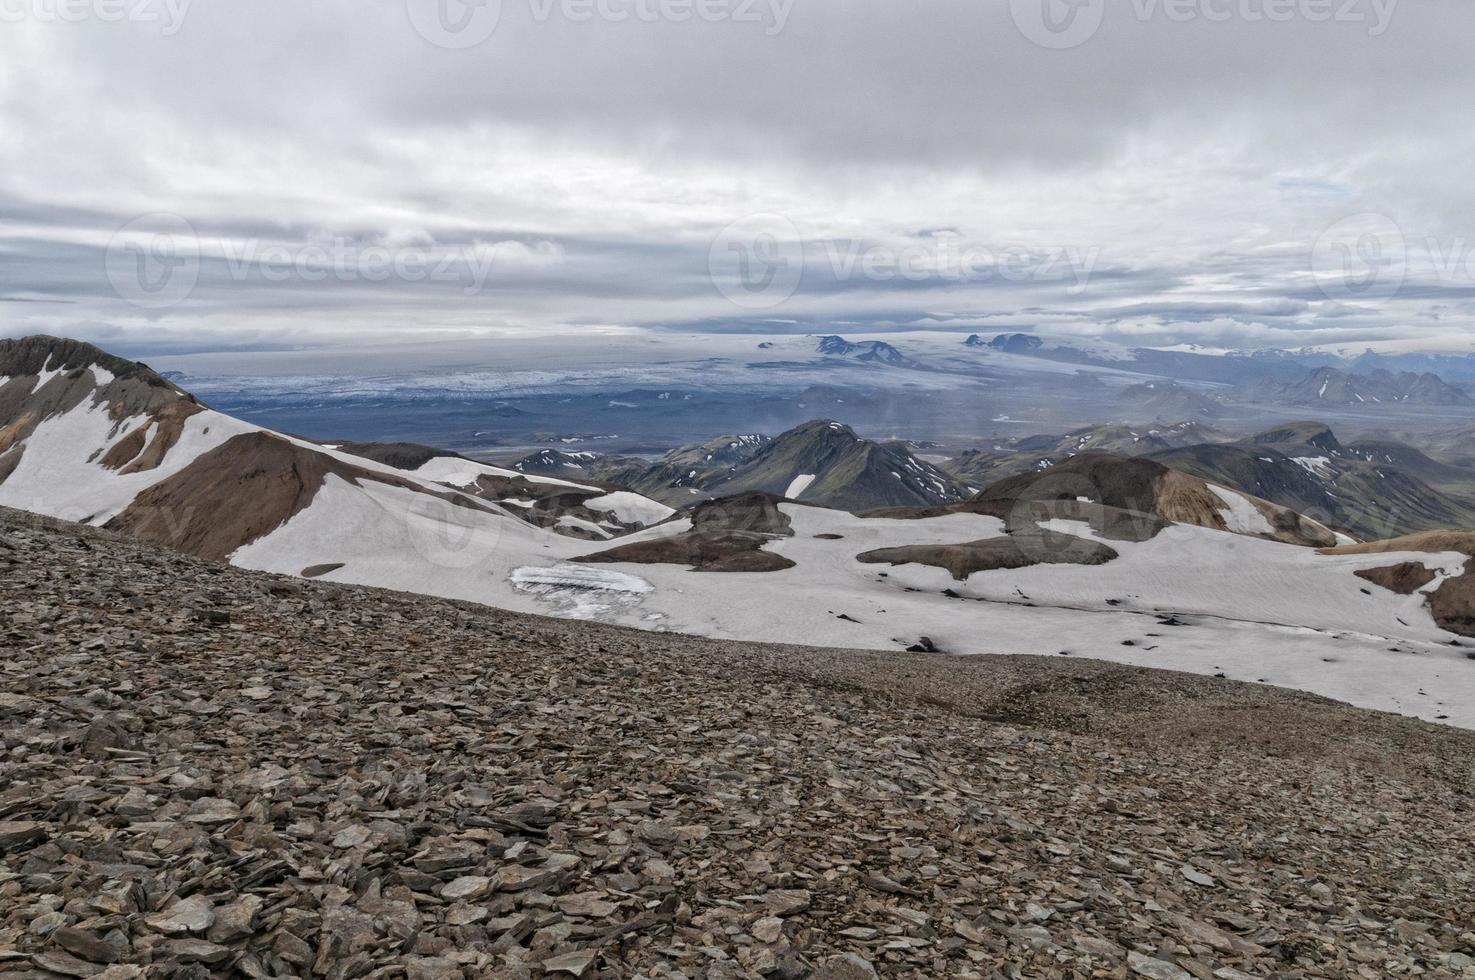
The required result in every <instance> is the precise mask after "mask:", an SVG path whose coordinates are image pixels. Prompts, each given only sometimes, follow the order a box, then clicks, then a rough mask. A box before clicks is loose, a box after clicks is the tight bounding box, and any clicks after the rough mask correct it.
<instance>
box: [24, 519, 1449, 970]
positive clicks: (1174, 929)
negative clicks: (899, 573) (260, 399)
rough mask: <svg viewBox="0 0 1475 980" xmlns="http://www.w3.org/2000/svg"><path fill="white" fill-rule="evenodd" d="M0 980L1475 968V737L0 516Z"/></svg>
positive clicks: (1110, 675) (1133, 680)
mask: <svg viewBox="0 0 1475 980" xmlns="http://www.w3.org/2000/svg"><path fill="white" fill-rule="evenodd" d="M0 532H3V533H0V569H3V571H4V574H0V640H3V643H4V645H5V656H4V657H3V658H0V691H3V693H0V721H3V725H0V739H3V747H4V752H3V753H0V787H3V788H0V976H4V977H7V978H20V977H38V978H40V977H48V978H49V977H65V976H100V977H106V978H109V980H115V978H126V977H137V976H144V975H147V976H160V977H166V976H168V977H188V978H204V977H211V976H248V977H265V976H308V975H314V976H326V977H360V976H394V977H397V976H406V977H409V978H412V980H432V978H434V980H449V978H462V977H466V978H469V977H499V978H504V977H505V978H535V977H554V978H560V980H567V978H569V977H585V978H593V977H606V978H615V977H636V976H640V977H651V978H676V977H685V978H709V980H718V978H724V980H725V978H759V977H763V978H784V980H799V978H805V977H813V978H816V980H849V978H869V977H872V976H878V977H907V978H918V980H921V978H928V980H931V978H937V977H944V976H955V977H975V978H992V977H1015V978H1017V977H1029V978H1054V977H1083V976H1103V977H1118V978H1121V977H1152V978H1169V980H1180V978H1189V977H1194V978H1210V977H1214V978H1221V980H1233V978H1239V977H1246V976H1252V977H1271V976H1276V977H1337V978H1347V977H1364V978H1370V980H1371V978H1382V977H1387V976H1416V975H1423V976H1430V977H1458V976H1475V931H1472V930H1471V925H1470V924H1471V922H1472V921H1475V902H1472V898H1471V895H1472V877H1475V875H1472V872H1471V870H1470V866H1469V863H1468V861H1467V857H1468V855H1469V853H1470V851H1471V846H1472V844H1475V839H1472V838H1475V831H1472V826H1475V822H1472V821H1471V819H1470V816H1471V813H1470V808H1471V795H1470V794H1471V790H1472V788H1475V785H1472V775H1471V768H1470V767H1471V761H1470V760H1471V759H1472V758H1475V736H1472V735H1471V734H1470V733H1466V732H1459V731H1454V730H1447V729H1440V728H1435V727H1431V726H1427V725H1422V724H1418V723H1413V722H1409V721H1406V720H1403V719H1398V718H1395V717H1392V716H1388V715H1379V714H1374V713H1369V712H1365V711H1358V710H1355V709H1352V708H1348V707H1345V706H1342V705H1337V704H1334V703H1331V702H1328V701H1324V700H1321V699H1318V698H1315V697H1311V696H1307V695H1301V694H1296V693H1293V692H1287V691H1280V690H1274V689H1268V688H1257V687H1251V686H1247V685H1239V684H1234V683H1230V682H1224V681H1216V680H1214V679H1210V678H1198V677H1190V676H1187V675H1181V674H1172V673H1160V672H1153V671H1145V670H1137V669H1130V668H1120V667H1113V666H1109V665H1106V664H1101V663H1095V662H1085V661H1078V660H1069V661H1060V660H1053V659H1052V660H1042V659H1032V660H1027V659H1001V658H986V659H979V660H974V661H959V660H956V659H951V658H945V657H938V656H898V655H876V654H864V653H851V652H837V651H822V650H807V649H799V648H782V647H764V646H754V645H743V644H733V643H718V642H707V641H700V640H692V639H687V638H682V637H676V636H665V635H650V634H640V633H633V632H629V631H623V630H618V629H613V628H607V627H600V626H594V625H591V624H571V623H566V622H558V621H551V620H542V619H537V618H533V617H524V616H518V615H515V614H510V613H505V612H500V611H497V610H492V609H488V608H485V607H479V606H474V605H470V604H464V603H452V602H444V601H438V600H433V599H424V598H418V597H413V596H408V595H404V594H396V593H388V592H381V591H376V590H370V589H362V588H354V587H347V586H339V585H332V584H327V583H303V582H300V581H296V580H292V579H287V578H279V577H274V576H267V575H262V574H258V573H252V572H245V571H241V570H237V569H232V568H229V567H226V566H221V565H216V564H211V563H206V562H201V561H198V560H195V559H191V558H187V557H184V556H179V555H174V554H171V553H166V552H160V551H154V550H151V549H148V548H146V547H143V546H141V545H138V544H137V543H134V542H130V541H127V540H124V539H120V538H117V537H116V536H113V535H111V534H110V533H108V532H105V531H98V530H93V529H90V528H84V527H80V526H76V525H62V524H57V523H53V522H47V521H44V520H40V519H35V518H30V517H28V516H26V515H21V514H18V513H16V512H13V511H0Z"/></svg>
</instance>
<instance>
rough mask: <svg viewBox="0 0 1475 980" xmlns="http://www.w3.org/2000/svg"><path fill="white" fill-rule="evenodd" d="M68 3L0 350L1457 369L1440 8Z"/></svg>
mask: <svg viewBox="0 0 1475 980" xmlns="http://www.w3.org/2000/svg"><path fill="white" fill-rule="evenodd" d="M58 2H59V0H6V3H7V4H8V6H5V7H4V18H5V21H6V22H5V23H4V24H3V30H0V136H3V138H0V330H3V331H4V332H5V333H9V334H19V333H27V332H36V331H46V332H53V333H66V334H74V335H82V336H88V337H91V338H94V339H98V340H102V341H106V342H110V343H114V344H126V345H130V346H143V347H147V346H150V345H154V346H167V347H171V348H181V347H204V348H209V347H229V346H232V345H245V346H250V345H274V344H281V345H300V344H313V343H329V342H336V341H341V340H344V339H348V338H363V337H373V338H376V339H392V338H396V337H407V336H408V337H421V336H465V335H476V334H481V333H514V334H519V335H529V334H543V333H565V332H578V331H580V330H608V329H631V328H661V327H678V326H679V327H683V328H691V327H695V328H697V329H707V330H714V331H734V330H753V331H764V330H796V331H807V330H811V329H826V330H828V329H831V328H832V327H834V326H837V325H841V326H843V325H865V326H866V327H867V328H868V329H870V330H887V329H897V330H904V329H912V328H916V327H920V326H926V327H936V326H938V325H942V326H945V327H956V328H957V329H983V330H987V329H991V328H992V327H994V326H999V327H1000V328H1001V329H1021V328H1022V329H1034V330H1039V331H1041V332H1053V333H1075V334H1104V335H1113V336H1122V337H1133V338H1139V339H1140V340H1141V341H1142V342H1144V343H1162V344H1172V343H1185V342H1190V343H1205V344H1211V345H1215V346H1300V345H1304V344H1348V345H1362V344H1366V343H1377V342H1389V343H1400V344H1404V345H1410V344H1412V345H1418V346H1425V347H1453V348H1459V349H1464V348H1467V347H1470V346H1471V345H1470V344H1469V342H1468V338H1467V334H1468V330H1467V326H1468V324H1469V323H1470V322H1471V312H1472V308H1475V302H1472V300H1475V260H1472V259H1471V258H1470V255H1469V249H1470V247H1471V244H1472V241H1475V228H1472V227H1471V216H1472V215H1475V195H1472V191H1471V188H1470V182H1469V180H1468V177H1467V174H1468V171H1469V167H1468V160H1469V159H1470V158H1471V151H1472V149H1475V146H1472V143H1475V131H1471V129H1470V127H1469V125H1468V112H1469V110H1468V101H1469V95H1468V93H1469V92H1471V91H1475V77H1472V76H1475V62H1472V60H1471V59H1470V58H1469V57H1468V53H1467V39H1468V38H1469V37H1471V36H1472V28H1475V7H1472V6H1471V5H1469V4H1465V3H1461V2H1459V0H1428V2H1424V3H1419V4H1414V3H1411V2H1405V3H1397V2H1396V0H1376V2H1374V0H1353V2H1348V0H1334V2H1328V0H1295V2H1291V0H1198V2H1194V3H1184V2H1181V0H1125V2H1123V3H1122V4H1116V3H1114V2H1111V3H1110V4H1109V5H1108V4H1103V3H1100V0H1085V3H1084V6H1082V7H1080V8H1079V9H1077V10H1075V15H1076V16H1077V18H1078V19H1077V20H1076V21H1070V20H1069V15H1070V14H1071V13H1072V10H1073V8H1072V7H1071V6H1070V4H1068V3H1067V0H1014V2H1012V3H1005V2H998V3H985V4H979V3H976V2H967V0H957V2H953V0H938V2H934V3H928V4H923V5H900V4H895V3H887V2H882V0H874V2H873V0H805V2H803V3H793V4H790V3H787V2H786V0H754V2H749V0H706V2H702V0H690V2H684V0H500V2H498V0H484V3H483V5H481V6H464V5H463V4H462V3H461V0H357V2H351V0H324V2H319V3H313V4H299V3H289V2H286V0H257V2H255V3H253V4H250V5H245V6H243V5H239V4H208V5H207V4H189V3H187V0H172V4H171V3H166V2H165V0H90V5H89V4H82V5H81V6H78V5H76V4H71V5H67V4H62V5H61V6H60V7H58V5H57V4H58ZM442 5H443V6H442ZM59 10H65V11H67V16H65V17H63V16H61V15H60V14H59V13H58V11H59ZM1287 11H1289V15H1288V16H1287ZM119 12H121V19H120V16H119ZM1093 14H1095V15H1097V16H1096V20H1094V21H1093V20H1091V17H1092V15H1093ZM150 15H152V16H150ZM1045 16H1049V17H1052V18H1054V19H1053V20H1050V21H1048V22H1046V21H1044V20H1041V19H1040V18H1042V17H1045ZM1082 17H1084V18H1085V19H1084V20H1082V19H1079V18H1082ZM487 18H491V20H488V19H487ZM1044 23H1048V24H1050V25H1053V26H1054V28H1055V29H1056V32H1055V33H1053V34H1051V33H1047V34H1045V35H1040V33H1039V31H1040V27H1039V25H1040V24H1044ZM1062 25H1068V26H1065V27H1062ZM1083 25H1084V26H1083ZM457 27H460V28H462V31H461V32H460V33H457V31H456V28H457ZM488 27H490V28H491V30H490V33H486V31H487V28H488ZM1086 28H1089V30H1087V29H1086ZM468 30H469V31H470V32H471V33H470V34H468V33H466V31H468ZM1047 31H1048V28H1047ZM1072 31H1074V32H1076V33H1075V34H1071V33H1070V32H1072ZM477 32H481V33H482V34H485V38H484V39H483V40H481V41H480V43H476V44H471V45H469V46H466V47H460V48H458V47H456V46H455V45H458V44H460V43H462V42H463V41H466V40H468V39H469V38H474V37H475V36H476V34H477ZM1077 35H1079V36H1077ZM1032 37H1033V38H1035V40H1032V39H1031V38H1032ZM1041 38H1043V40H1044V41H1045V42H1046V43H1053V42H1054V41H1056V40H1062V41H1065V42H1070V43H1071V45H1072V46H1067V47H1062V48H1060V49H1052V48H1051V47H1046V46H1042V45H1041V44H1040V43H1036V41H1038V40H1041ZM1075 42H1079V43H1075Z"/></svg>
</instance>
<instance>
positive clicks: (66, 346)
mask: <svg viewBox="0 0 1475 980" xmlns="http://www.w3.org/2000/svg"><path fill="white" fill-rule="evenodd" d="M92 367H98V368H102V369H103V370H104V371H106V372H107V373H108V374H109V375H111V376H112V377H114V378H121V379H136V380H139V381H142V382H144V383H145V384H150V385H154V386H156V387H161V388H172V389H174V390H176V391H178V390H179V389H177V388H175V386H174V385H172V384H170V383H169V382H168V381H166V380H165V379H164V378H163V377H162V376H161V375H159V374H158V373H156V372H155V371H154V370H153V369H152V368H150V367H149V366H148V365H147V364H143V363H141V362H139V361H129V360H125V359H124V358H121V357H116V356H114V355H112V354H109V353H108V352H106V351H104V350H102V349H101V348H99V347H95V346H93V345H92V344H89V343H87V342H86V341H85V340H70V339H67V338H63V337H51V336H47V335H45V334H34V335H32V336H30V337H22V338H20V339H19V340H0V377H12V378H14V377H23V376H26V375H37V376H39V375H44V374H48V373H58V372H59V373H63V374H66V373H70V372H72V371H79V370H81V369H83V368H92Z"/></svg>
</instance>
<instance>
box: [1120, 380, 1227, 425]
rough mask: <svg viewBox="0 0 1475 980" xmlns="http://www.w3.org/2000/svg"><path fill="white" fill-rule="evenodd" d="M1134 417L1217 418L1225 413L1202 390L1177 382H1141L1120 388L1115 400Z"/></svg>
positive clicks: (1221, 407)
mask: <svg viewBox="0 0 1475 980" xmlns="http://www.w3.org/2000/svg"><path fill="white" fill-rule="evenodd" d="M1117 404H1119V405H1120V406H1121V407H1122V408H1123V409H1124V410H1125V411H1128V412H1131V413H1132V416H1131V417H1133V418H1152V419H1160V420H1163V421H1166V420H1168V419H1197V418H1216V417H1218V416H1222V415H1223V414H1224V413H1225V409H1224V406H1223V405H1222V404H1221V403H1220V402H1218V401H1217V400H1215V399H1214V398H1210V397H1209V396H1208V395H1206V394H1204V393H1203V392H1202V391H1200V390H1198V389H1195V388H1189V387H1187V386H1186V385H1180V384H1178V383H1177V382H1176V381H1144V382H1143V383H1142V384H1136V385H1130V386H1128V387H1126V388H1124V389H1122V393H1121V395H1120V397H1119V398H1118V399H1117Z"/></svg>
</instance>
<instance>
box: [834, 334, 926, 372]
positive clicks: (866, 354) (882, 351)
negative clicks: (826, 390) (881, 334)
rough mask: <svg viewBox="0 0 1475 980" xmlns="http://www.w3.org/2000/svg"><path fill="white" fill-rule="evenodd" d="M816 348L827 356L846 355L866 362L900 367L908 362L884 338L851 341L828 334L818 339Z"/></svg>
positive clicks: (904, 356)
mask: <svg viewBox="0 0 1475 980" xmlns="http://www.w3.org/2000/svg"><path fill="white" fill-rule="evenodd" d="M817 349H818V351H819V352H820V353H821V354H824V355H825V356H827V357H848V358H852V359H853V360H857V361H864V362H866V363H868V364H890V365H893V366H895V367H901V366H903V365H905V364H907V363H908V361H907V358H906V355H904V354H903V353H902V352H901V351H899V350H897V349H896V348H895V347H893V346H891V345H890V344H888V343H886V342H885V341H884V340H863V341H858V342H854V343H852V342H851V341H849V340H846V339H845V338H844V337H841V336H838V335H836V334H830V335H828V336H825V337H821V338H820V339H819V347H818V348H817Z"/></svg>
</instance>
